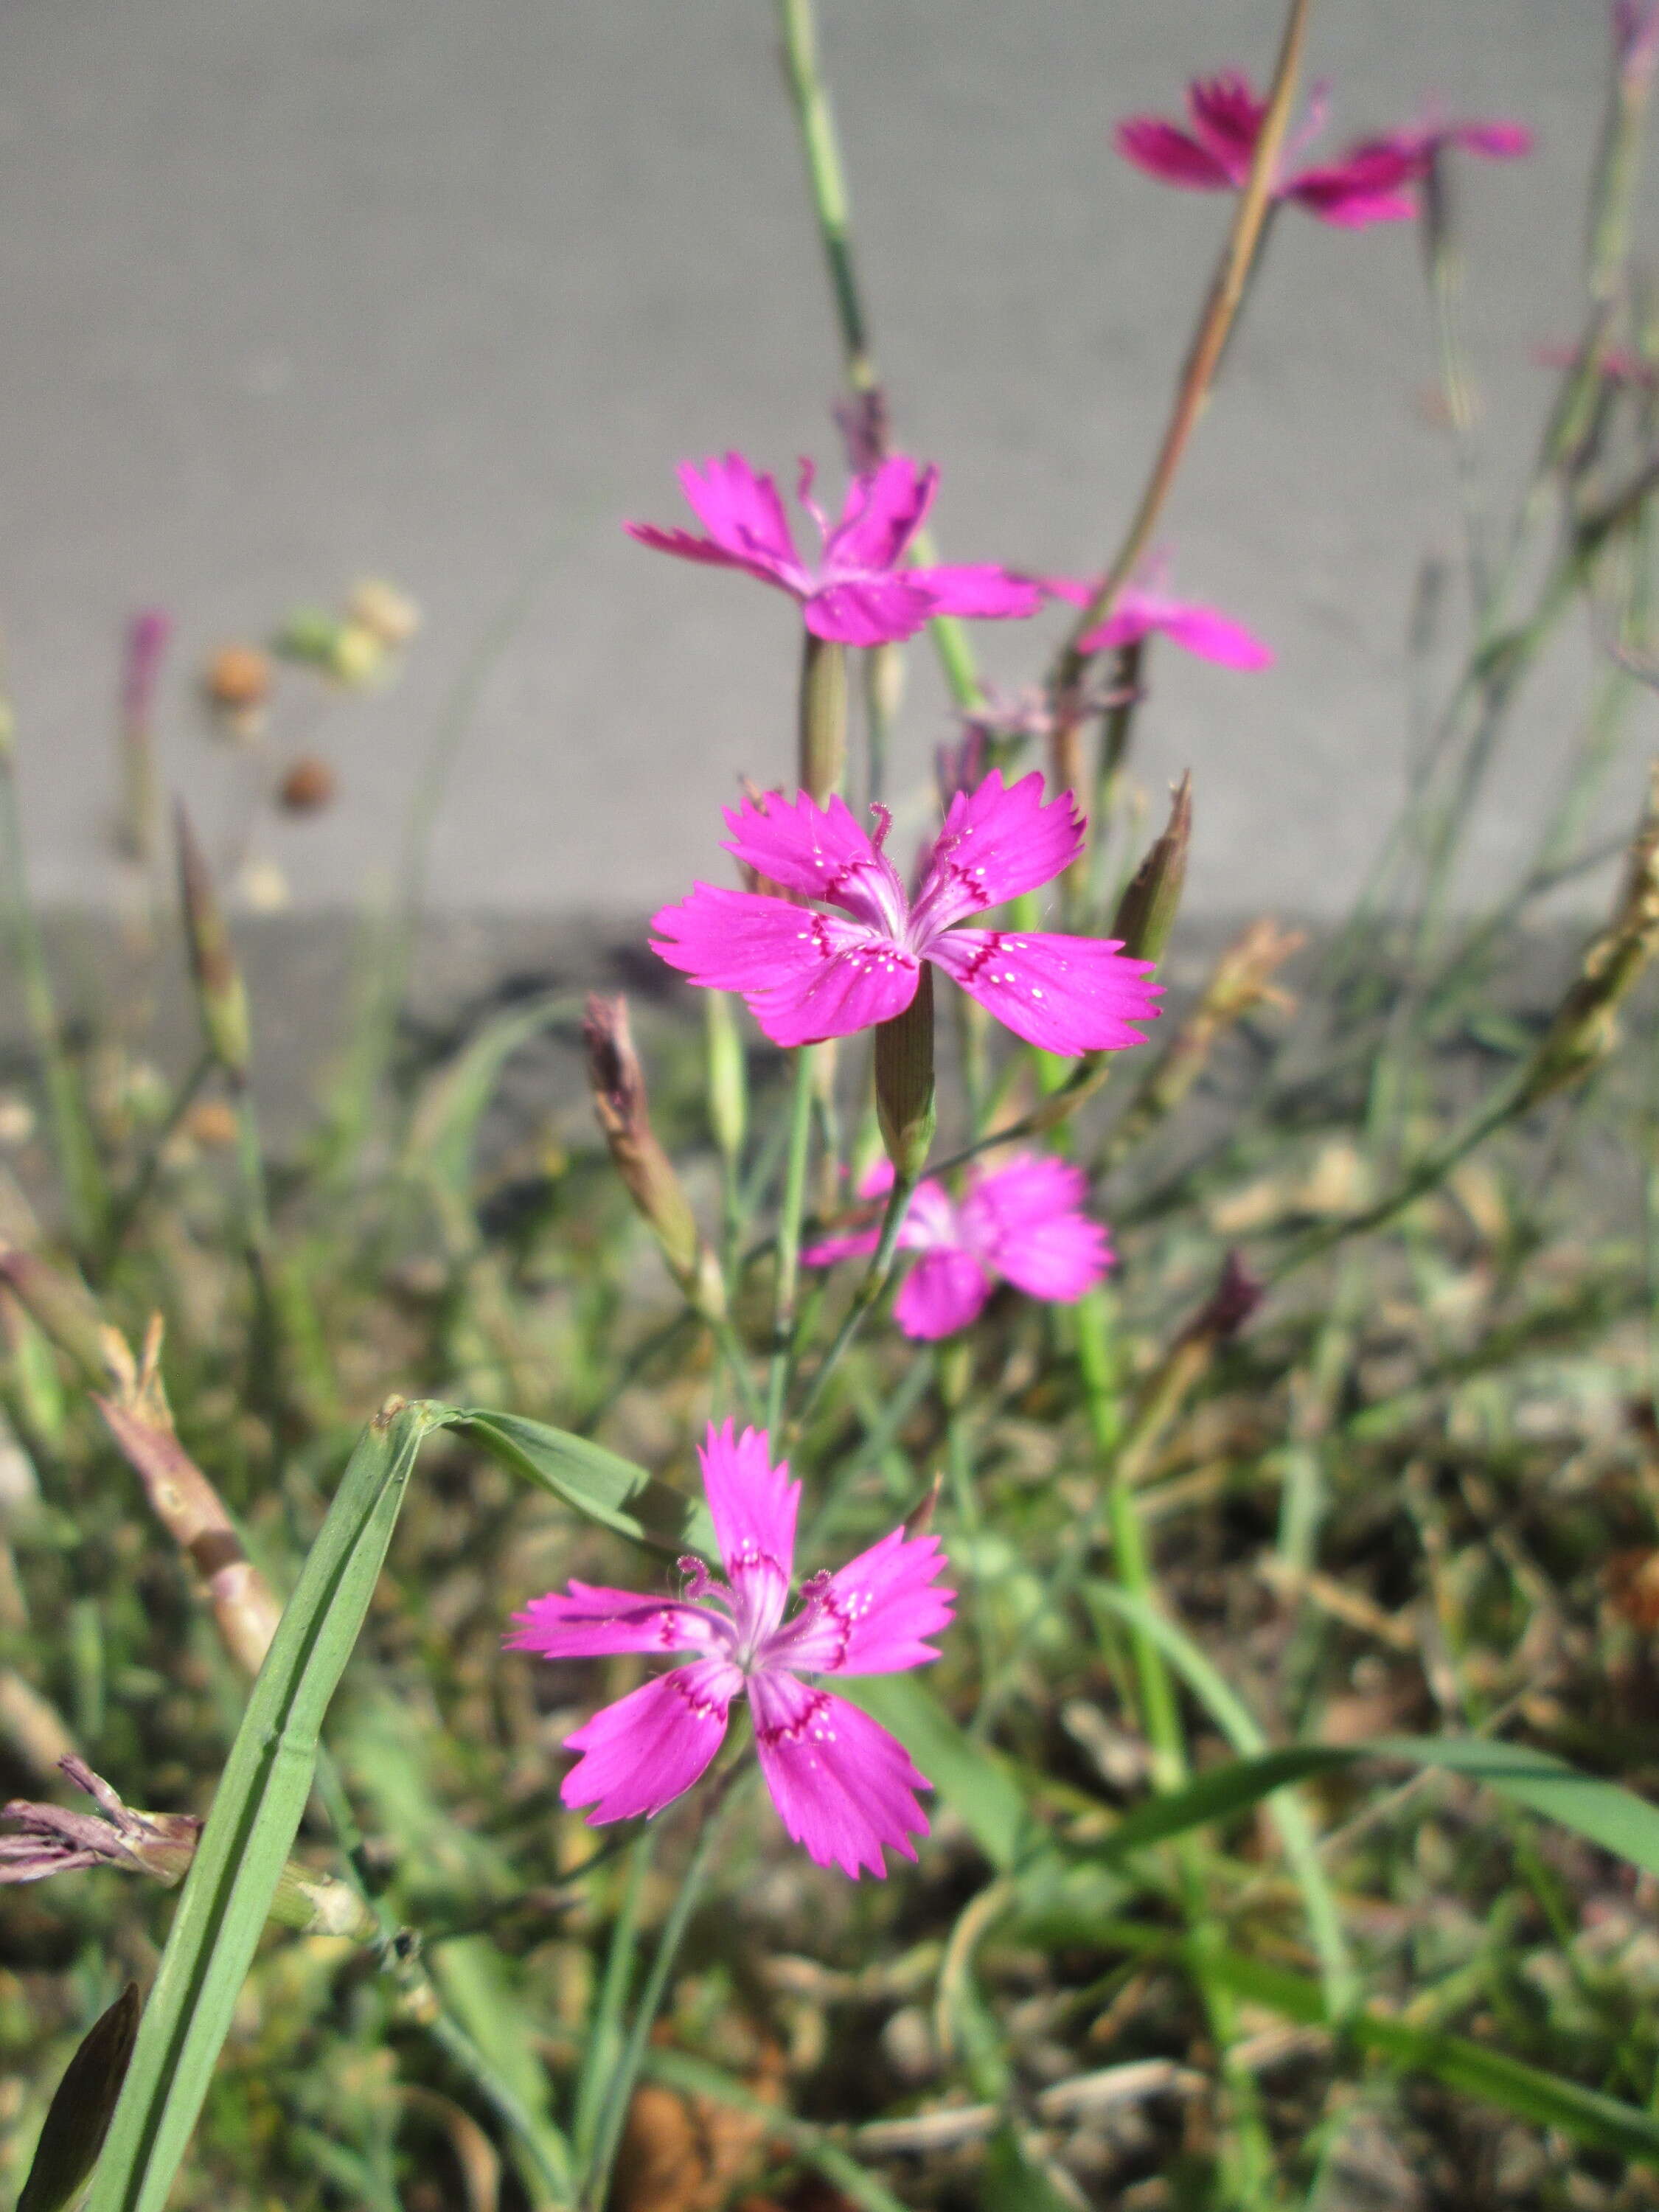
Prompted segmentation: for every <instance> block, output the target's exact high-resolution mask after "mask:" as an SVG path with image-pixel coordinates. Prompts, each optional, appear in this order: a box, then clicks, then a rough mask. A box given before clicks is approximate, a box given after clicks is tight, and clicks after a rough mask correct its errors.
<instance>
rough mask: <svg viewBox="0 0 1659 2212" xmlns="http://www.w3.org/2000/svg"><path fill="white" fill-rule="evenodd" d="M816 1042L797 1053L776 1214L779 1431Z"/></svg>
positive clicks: (769, 1409)
mask: <svg viewBox="0 0 1659 2212" xmlns="http://www.w3.org/2000/svg"><path fill="white" fill-rule="evenodd" d="M812 1094H813V1081H812V1047H811V1045H802V1046H801V1047H799V1049H798V1050H797V1052H796V1054H795V1086H794V1096H793V1103H792V1105H791V1108H790V1115H789V1151H788V1153H787V1158H786V1159H785V1162H784V1171H783V1210H782V1212H781V1214H780V1215H779V1217H778V1241H777V1286H776V1289H775V1291H774V1293H773V1302H772V1364H771V1368H770V1370H769V1374H768V1376H767V1382H766V1425H767V1429H768V1431H769V1433H770V1434H772V1435H773V1436H775V1435H776V1434H777V1431H778V1428H779V1426H780V1425H781V1422H782V1419H783V1401H784V1394H785V1392H786V1391H787V1389H788V1387H789V1368H790V1360H791V1354H792V1352H793V1349H794V1334H795V1301H796V1298H797V1297H798V1295H799V1290H800V1225H801V1215H802V1212H803V1211H804V1210H805V1203H806V1162H807V1155H808V1152H809V1150H810V1147H811V1134H812Z"/></svg>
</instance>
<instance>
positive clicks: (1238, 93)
mask: <svg viewBox="0 0 1659 2212" xmlns="http://www.w3.org/2000/svg"><path fill="white" fill-rule="evenodd" d="M1187 106H1188V112H1189V113H1190V114H1191V117H1192V128H1191V130H1190V131H1186V130H1183V129H1182V127H1181V125H1179V124H1177V123H1170V122H1167V121H1165V119H1164V118H1163V117H1162V116H1156V115H1134V116H1130V117H1129V118H1127V120H1126V121H1125V122H1122V123H1120V124H1119V125H1118V126H1117V131H1116V134H1115V143H1116V146H1117V150H1118V152H1119V153H1120V154H1121V155H1122V156H1123V158H1124V159H1125V161H1133V163H1134V165H1135V167H1137V168H1138V169H1144V170H1146V173H1147V174H1148V175H1149V176H1153V177H1158V178H1160V179H1162V180H1163V182H1164V183H1165V184H1166V185H1181V186H1182V187H1183V189H1185V190H1186V191H1200V192H1203V191H1209V192H1221V191H1242V190H1243V186H1244V184H1245V182H1246V180H1247V179H1248V178H1249V173H1250V163H1251V161H1252V159H1253V158H1254V155H1255V143H1256V140H1257V139H1258V138H1259V137H1261V126H1262V124H1263V122H1264V121H1265V120H1266V118H1267V101H1266V100H1263V99H1261V97H1260V96H1259V95H1258V94H1257V93H1256V91H1255V87H1254V86H1253V85H1252V84H1251V82H1250V80H1249V77H1248V76H1246V75H1245V73H1244V72H1243V70H1223V71H1222V73H1221V75H1220V76H1212V77H1207V78H1206V77H1199V78H1195V79H1194V82H1192V83H1191V84H1189V85H1188V88H1187ZM1323 121H1324V98H1323V94H1322V93H1316V94H1315V96H1314V100H1313V106H1312V112H1311V113H1310V116H1309V118H1308V121H1307V122H1306V124H1305V125H1304V126H1303V128H1302V130H1301V131H1299V132H1297V135H1296V137H1295V138H1294V139H1293V140H1292V142H1291V144H1290V145H1289V146H1288V147H1287V148H1286V149H1285V151H1286V153H1287V154H1294V153H1295V152H1296V151H1297V149H1298V148H1300V147H1302V146H1304V145H1305V144H1306V143H1307V142H1308V140H1309V139H1310V137H1313V136H1314V134H1315V133H1316V131H1318V130H1319V129H1320V128H1321V126H1322V124H1323ZM1418 173H1419V172H1418V166H1417V165H1416V164H1415V163H1414V162H1413V160H1412V158H1411V157H1410V156H1409V155H1407V153H1406V152H1405V151H1404V150H1403V149H1398V148H1395V147H1393V146H1391V145H1389V143H1387V142H1385V141H1383V140H1373V141H1371V142H1370V143H1369V144H1365V145H1360V146H1353V147H1351V148H1350V149H1348V151H1347V152H1346V154H1345V155H1343V156H1342V157H1341V159H1340V161H1336V162H1334V163H1331V164H1329V165H1328V166H1326V167H1313V168H1307V169H1281V171H1280V173H1279V177H1278V178H1277V179H1276V180H1275V182H1274V184H1273V198H1274V199H1276V200H1295V201H1297V202H1298V203H1299V204H1301V205H1302V206H1303V207H1305V208H1306V209H1307V210H1308V212H1309V213H1310V215H1313V216H1317V217H1318V219H1319V220H1320V222H1329V223H1336V224H1339V225H1340V226H1341V227H1343V228H1346V229H1349V230H1360V229H1363V228H1364V227H1365V226H1366V225H1367V224H1369V223H1373V222H1406V221H1407V220H1409V218H1410V217H1411V216H1413V215H1415V213H1416V212H1417V204H1416V202H1415V200H1414V199H1413V196H1412V193H1411V191H1410V185H1411V184H1412V182H1413V179H1414V178H1415V177H1416V175H1417V174H1418Z"/></svg>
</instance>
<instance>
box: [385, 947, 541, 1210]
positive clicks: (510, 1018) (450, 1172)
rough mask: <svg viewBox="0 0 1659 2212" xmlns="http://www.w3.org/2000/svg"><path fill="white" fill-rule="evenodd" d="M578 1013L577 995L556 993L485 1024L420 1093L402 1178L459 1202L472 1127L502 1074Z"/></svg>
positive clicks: (468, 1173)
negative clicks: (419, 1180) (524, 1049)
mask: <svg viewBox="0 0 1659 2212" xmlns="http://www.w3.org/2000/svg"><path fill="white" fill-rule="evenodd" d="M581 1007H582V1001H581V998H580V994H578V993H576V992H572V991H558V992H555V993H553V994H550V996H549V997H546V998H542V999H536V1000H532V1002H531V1004H530V1005H529V1006H515V1007H514V1008H513V1009H512V1011H511V1012H507V1013H503V1014H499V1015H497V1016H495V1018H494V1019H492V1020H490V1021H489V1022H486V1023H485V1024H484V1025H483V1028H482V1029H480V1030H478V1032H477V1035H476V1036H473V1037H471V1038H470V1039H469V1040H468V1042H467V1043H466V1044H465V1046H464V1047H463V1048H462V1049H461V1051H460V1052H459V1054H457V1055H456V1057H455V1058H454V1059H453V1060H451V1061H450V1062H449V1064H448V1065H447V1066H446V1067H444V1068H442V1069H441V1071H440V1072H439V1073H438V1074H437V1075H435V1077H434V1078H433V1079H432V1080H431V1082H430V1083H429V1084H428V1085H427V1087H426V1089H425V1090H424V1091H423V1092H422V1095H421V1099H420V1103H419V1104H418V1105H417V1106H416V1109H415V1112H414V1114H413V1115H412V1116H411V1118H410V1125H409V1136H408V1140H407V1142H406V1144H405V1146H404V1166H405V1170H406V1172H408V1173H410V1174H414V1175H419V1176H423V1177H426V1178H428V1179H429V1180H430V1181H432V1182H436V1183H439V1184H441V1186H442V1187H443V1188H444V1189H445V1190H446V1191H447V1192H448V1193H449V1194H450V1195H451V1197H452V1198H453V1199H456V1200H463V1201H464V1200H465V1199H466V1196H467V1194H468V1193H469V1192H470V1190H471V1187H472V1156H473V1150H474V1146H475V1145H476V1143H477V1133H478V1123H479V1121H481V1120H482V1119H483V1115H484V1111H485V1109H486V1108H487V1107H488V1106H489V1102H490V1100H491V1099H492V1098H493V1097H495V1088H496V1085H498V1084H499V1083H500V1081H501V1070H502V1068H503V1067H505V1066H506V1065H507V1061H508V1060H511V1059H512V1057H513V1054H514V1053H515V1052H517V1051H518V1050H519V1049H520V1047H521V1046H523V1045H526V1044H528V1043H529V1042H530V1040H531V1039H532V1037H533V1036H538V1035H539V1034H540V1033H541V1031H542V1030H546V1029H551V1028H552V1027H553V1025H554V1024H556V1023H557V1022H563V1021H570V1020H573V1019H574V1018H575V1017H576V1016H577V1015H579V1014H580V1012H581Z"/></svg>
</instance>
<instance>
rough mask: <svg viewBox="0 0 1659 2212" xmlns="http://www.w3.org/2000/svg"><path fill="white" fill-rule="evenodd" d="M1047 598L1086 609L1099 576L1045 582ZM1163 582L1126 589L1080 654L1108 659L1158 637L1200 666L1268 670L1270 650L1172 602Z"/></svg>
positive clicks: (1209, 612)
mask: <svg viewBox="0 0 1659 2212" xmlns="http://www.w3.org/2000/svg"><path fill="white" fill-rule="evenodd" d="M1040 581H1041V583H1042V588H1043V590H1044V591H1045V592H1049V593H1051V594H1052V595H1053V597H1054V598H1055V599H1066V600H1069V601H1070V603H1071V605H1073V606H1074V607H1086V606H1088V605H1090V604H1091V601H1092V600H1093V599H1094V596H1095V593H1096V592H1097V591H1098V590H1099V588H1100V582H1101V580H1100V578H1099V577H1098V576H1044V577H1042V578H1041V579H1040ZM1160 583H1161V578H1157V577H1153V578H1149V579H1148V580H1146V582H1143V583H1130V584H1126V585H1125V586H1123V588H1122V590H1121V592H1119V593H1118V595H1117V597H1116V599H1114V600H1113V602H1112V608H1111V612H1110V613H1109V615H1108V616H1107V617H1106V619H1105V621H1104V622H1103V623H1097V625H1096V627H1095V628H1094V629H1091V631H1089V633H1088V634H1087V635H1086V636H1085V637H1083V638H1081V639H1079V650H1080V651H1081V652H1084V653H1110V652H1112V651H1114V650H1115V648H1116V647H1119V646H1124V645H1138V644H1139V642H1140V641H1141V639H1142V638H1145V637H1150V636H1151V635H1152V633H1153V632H1154V631H1155V630H1156V631H1159V632H1161V633H1162V634H1163V635H1164V636H1165V637H1167V638H1168V639H1169V640H1170V643H1171V644H1172V645H1178V646H1179V647H1181V648H1182V651H1183V652H1184V653H1196V654H1197V656H1198V658H1199V659H1200V660H1215V661H1219V662H1220V664H1221V665H1222V666H1223V667H1224V668H1271V667H1272V666H1273V647H1271V646H1270V645H1266V644H1264V643H1263V642H1262V641H1261V639H1260V638H1259V637H1257V636H1256V635H1255V632H1254V631H1252V630H1248V629H1245V627H1244V625H1243V623H1237V622H1234V621H1233V619H1232V617H1231V616H1230V615H1224V614H1222V613H1221V612H1220V611H1218V609H1217V608H1215V607H1207V606H1205V605H1201V604H1200V602H1199V601H1198V600H1196V599H1171V598H1170V597H1169V595H1168V594H1167V593H1166V592H1164V591H1162V590H1161V589H1159V588H1158V586H1159V584H1160Z"/></svg>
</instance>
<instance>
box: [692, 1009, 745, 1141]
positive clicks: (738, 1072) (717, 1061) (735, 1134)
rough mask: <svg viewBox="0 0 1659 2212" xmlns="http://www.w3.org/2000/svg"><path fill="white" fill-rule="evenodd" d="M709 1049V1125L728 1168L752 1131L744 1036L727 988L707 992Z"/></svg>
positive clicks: (705, 1013) (706, 1010)
mask: <svg viewBox="0 0 1659 2212" xmlns="http://www.w3.org/2000/svg"><path fill="white" fill-rule="evenodd" d="M702 999H703V1012H704V1015H705V1018H706V1022H707V1039H708V1126H709V1127H710V1129H711V1130H712V1131H713V1132H714V1142H715V1143H716V1144H717V1145H718V1146H720V1158H722V1159H723V1160H724V1161H725V1162H726V1165H727V1166H728V1167H731V1166H733V1165H734V1164H736V1162H737V1161H738V1158H740V1157H741V1155H742V1152H743V1146H744V1138H745V1137H746V1136H747V1135H748V1133H749V1075H748V1066H747V1063H746V1061H745V1060H744V1049H743V1037H742V1035H741V1033H740V1032H739V1030H738V1023H737V1017H736V1016H735V1015H734V1014H733V1012H732V1000H731V996H730V994H728V993H726V992H725V991H705V992H704V993H703V994H702Z"/></svg>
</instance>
